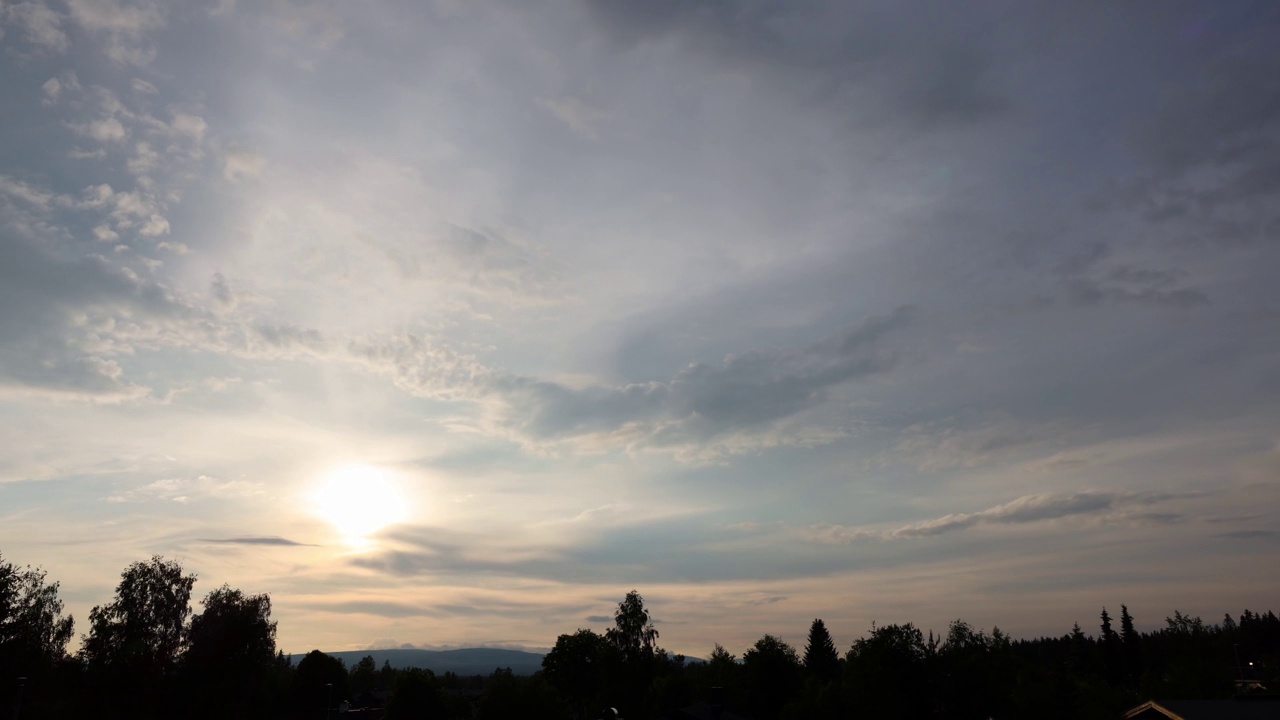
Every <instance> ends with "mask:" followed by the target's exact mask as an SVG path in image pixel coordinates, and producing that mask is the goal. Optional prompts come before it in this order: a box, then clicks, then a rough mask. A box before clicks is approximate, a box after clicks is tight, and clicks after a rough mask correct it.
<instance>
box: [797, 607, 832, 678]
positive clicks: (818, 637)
mask: <svg viewBox="0 0 1280 720" xmlns="http://www.w3.org/2000/svg"><path fill="white" fill-rule="evenodd" d="M804 669H805V671H806V672H808V674H809V675H810V676H811V677H815V678H818V679H819V680H822V681H823V682H828V681H831V680H834V679H835V678H836V677H837V676H838V675H839V674H840V654H839V653H838V652H837V650H836V644H835V642H834V641H832V639H831V633H829V632H827V626H826V624H825V623H823V622H822V620H821V619H820V618H816V619H814V621H813V624H812V625H810V626H809V642H808V644H807V645H805V647H804Z"/></svg>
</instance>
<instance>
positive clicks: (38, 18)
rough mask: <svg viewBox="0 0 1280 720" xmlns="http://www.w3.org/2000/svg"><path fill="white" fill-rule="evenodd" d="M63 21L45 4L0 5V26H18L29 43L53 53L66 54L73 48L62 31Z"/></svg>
mask: <svg viewBox="0 0 1280 720" xmlns="http://www.w3.org/2000/svg"><path fill="white" fill-rule="evenodd" d="M62 19H63V18H62V16H61V15H60V14H58V13H57V12H56V11H55V10H53V9H52V8H50V7H48V6H47V5H45V4H44V3H43V2H19V3H9V4H7V5H0V21H2V22H0V24H4V23H12V24H14V25H17V26H18V27H20V28H22V31H23V35H24V37H25V38H26V39H27V42H30V43H31V44H33V45H36V46H38V47H40V48H42V49H44V50H49V51H52V52H58V53H61V52H66V51H67V49H68V48H70V47H71V41H70V40H69V39H68V38H67V33H66V32H65V31H63V29H62Z"/></svg>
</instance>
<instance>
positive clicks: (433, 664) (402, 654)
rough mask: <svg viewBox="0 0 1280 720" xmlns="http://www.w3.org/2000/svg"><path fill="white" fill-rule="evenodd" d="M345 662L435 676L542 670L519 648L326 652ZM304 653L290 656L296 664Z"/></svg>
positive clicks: (536, 660)
mask: <svg viewBox="0 0 1280 720" xmlns="http://www.w3.org/2000/svg"><path fill="white" fill-rule="evenodd" d="M328 654H329V655H332V656H334V657H336V658H340V659H341V660H342V662H344V663H346V664H347V668H348V669H350V668H351V667H352V666H353V665H355V664H356V663H358V662H360V659H361V658H363V657H364V656H365V655H372V656H373V661H374V662H375V663H377V664H378V667H382V663H383V662H384V661H385V662H390V663H391V667H393V668H406V667H416V668H425V669H427V670H430V671H432V672H434V673H435V674H437V675H443V674H445V673H447V672H454V673H457V674H459V675H464V676H465V675H489V674H491V673H492V672H493V671H494V670H495V669H497V668H511V672H513V673H515V674H516V675H532V674H533V673H535V672H537V671H539V670H541V669H542V655H540V654H538V653H531V652H523V651H520V650H503V649H500V648H461V649H459V650H416V649H407V648H406V649H394V650H343V651H339V652H331V653H328ZM305 655H306V653H302V654H300V655H290V656H289V657H291V658H293V662H294V664H295V665H296V664H297V663H298V661H299V660H301V659H302V658H303V656H305Z"/></svg>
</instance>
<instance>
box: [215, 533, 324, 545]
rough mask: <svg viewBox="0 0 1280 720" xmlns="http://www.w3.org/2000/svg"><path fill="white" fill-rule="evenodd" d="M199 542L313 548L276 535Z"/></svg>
mask: <svg viewBox="0 0 1280 720" xmlns="http://www.w3.org/2000/svg"><path fill="white" fill-rule="evenodd" d="M200 542H210V543H218V544H224V545H278V546H283V547H315V545H312V544H310V543H301V542H297V541H295V540H290V539H289V538H283V537H280V536H278V535H266V536H259V537H254V536H244V537H231V538H201V540H200Z"/></svg>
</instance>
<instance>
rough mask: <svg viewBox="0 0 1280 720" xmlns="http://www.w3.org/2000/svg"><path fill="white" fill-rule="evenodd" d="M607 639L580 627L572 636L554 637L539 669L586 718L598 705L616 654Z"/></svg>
mask: <svg viewBox="0 0 1280 720" xmlns="http://www.w3.org/2000/svg"><path fill="white" fill-rule="evenodd" d="M617 652H618V651H617V648H615V647H614V646H613V645H612V644H611V643H610V642H609V641H608V640H606V639H605V638H603V637H600V636H599V635H597V634H595V633H594V632H592V631H591V630H583V629H579V630H578V632H576V633H574V634H572V635H561V636H560V637H558V638H556V644H555V647H553V648H551V652H548V653H547V654H546V655H545V656H544V657H543V658H542V672H543V674H544V675H545V676H546V678H547V681H548V682H550V683H551V685H552V686H553V687H555V688H556V689H557V690H559V691H560V693H561V694H562V695H563V696H564V697H565V698H567V699H568V700H569V701H570V702H571V703H572V704H573V707H574V710H575V711H576V712H577V713H578V715H579V717H582V718H585V717H586V715H587V708H588V706H590V707H591V709H592V711H594V710H595V706H596V705H599V704H601V702H602V701H603V700H604V698H602V697H601V691H602V690H603V689H604V687H605V684H606V682H607V680H608V677H609V675H610V674H611V673H612V666H613V665H614V664H615V658H616V656H617Z"/></svg>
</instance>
